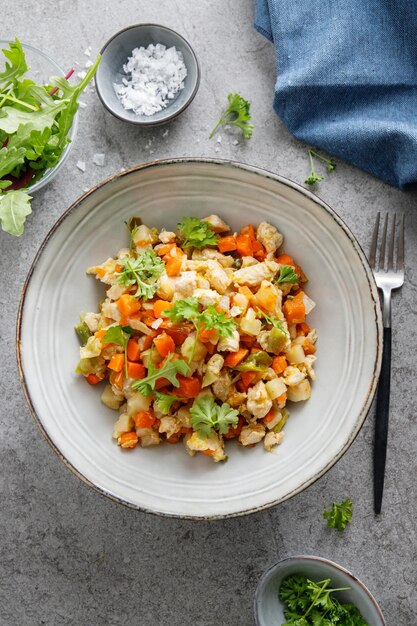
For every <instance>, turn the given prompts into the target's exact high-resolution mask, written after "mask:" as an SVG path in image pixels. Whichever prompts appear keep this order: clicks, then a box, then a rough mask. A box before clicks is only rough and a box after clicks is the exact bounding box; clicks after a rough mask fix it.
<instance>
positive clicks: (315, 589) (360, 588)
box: [254, 556, 385, 626]
mask: <svg viewBox="0 0 417 626" xmlns="http://www.w3.org/2000/svg"><path fill="white" fill-rule="evenodd" d="M254 611H255V623H256V626H315V625H316V624H320V625H323V626H324V625H325V626H333V625H334V626H385V620H384V617H383V615H382V613H381V610H380V608H379V607H378V604H377V603H376V600H375V598H374V597H373V596H372V594H371V592H370V591H369V590H368V589H367V588H366V587H365V585H364V584H363V583H362V582H360V580H358V579H357V578H356V577H355V576H354V575H353V574H351V573H350V572H349V571H348V570H346V569H345V568H344V567H341V566H340V565H337V563H333V562H332V561H329V560H328V559H324V558H321V557H318V556H293V557H288V558H286V559H283V560H282V561H279V562H278V563H275V565H273V566H272V567H270V568H269V569H268V570H267V571H266V572H265V573H264V574H263V575H262V577H261V579H260V581H259V583H258V586H257V589H256V592H255V600H254Z"/></svg>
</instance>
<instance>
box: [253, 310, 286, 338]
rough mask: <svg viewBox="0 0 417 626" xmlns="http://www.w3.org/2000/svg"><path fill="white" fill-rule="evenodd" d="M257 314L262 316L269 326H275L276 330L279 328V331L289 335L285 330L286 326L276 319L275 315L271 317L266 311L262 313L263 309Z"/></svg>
mask: <svg viewBox="0 0 417 626" xmlns="http://www.w3.org/2000/svg"><path fill="white" fill-rule="evenodd" d="M256 314H257V315H260V316H261V317H263V318H264V320H265V321H266V322H267V323H268V324H271V326H273V327H274V328H278V330H280V331H281V332H282V333H284V334H285V335H288V333H287V331H286V330H285V328H284V326H283V325H282V322H281V321H280V320H279V319H277V318H276V317H274V316H273V315H269V313H265V312H264V311H261V309H258V310H257V312H256Z"/></svg>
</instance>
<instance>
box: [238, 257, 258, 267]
mask: <svg viewBox="0 0 417 626" xmlns="http://www.w3.org/2000/svg"><path fill="white" fill-rule="evenodd" d="M258 263H259V261H257V260H256V259H255V257H253V256H243V257H242V268H243V267H251V265H257V264H258Z"/></svg>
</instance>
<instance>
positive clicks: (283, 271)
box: [275, 265, 300, 285]
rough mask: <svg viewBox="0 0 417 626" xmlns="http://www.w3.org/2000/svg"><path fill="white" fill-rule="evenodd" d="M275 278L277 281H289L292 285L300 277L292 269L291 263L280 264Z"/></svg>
mask: <svg viewBox="0 0 417 626" xmlns="http://www.w3.org/2000/svg"><path fill="white" fill-rule="evenodd" d="M275 280H276V282H277V283H291V284H292V285H294V284H295V283H298V281H299V280H300V277H299V276H298V274H297V273H296V272H295V271H294V268H293V266H292V265H281V267H280V268H279V275H278V276H277V278H276V279H275Z"/></svg>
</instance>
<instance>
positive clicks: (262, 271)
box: [234, 261, 279, 287]
mask: <svg viewBox="0 0 417 626" xmlns="http://www.w3.org/2000/svg"><path fill="white" fill-rule="evenodd" d="M278 269H279V265H278V263H275V261H263V262H262V263H257V264H256V265H250V266H249V267H242V268H241V269H240V270H237V271H236V272H235V273H234V281H235V283H237V284H238V285H248V286H249V287H255V286H256V285H260V284H261V283H262V281H263V280H272V279H273V278H274V276H275V274H276V273H277V271H278Z"/></svg>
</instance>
